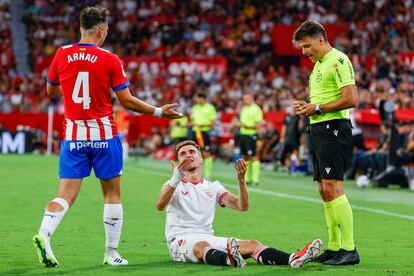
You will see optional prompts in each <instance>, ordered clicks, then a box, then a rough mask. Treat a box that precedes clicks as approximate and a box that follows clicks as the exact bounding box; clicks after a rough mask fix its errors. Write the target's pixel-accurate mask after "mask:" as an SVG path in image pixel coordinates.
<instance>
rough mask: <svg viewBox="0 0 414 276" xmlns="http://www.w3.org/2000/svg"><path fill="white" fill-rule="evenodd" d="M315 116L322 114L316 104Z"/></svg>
mask: <svg viewBox="0 0 414 276" xmlns="http://www.w3.org/2000/svg"><path fill="white" fill-rule="evenodd" d="M315 114H316V115H321V114H322V110H321V108H320V106H319V104H317V105H316V106H315Z"/></svg>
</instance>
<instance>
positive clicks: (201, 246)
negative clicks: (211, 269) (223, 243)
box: [193, 241, 231, 266]
mask: <svg viewBox="0 0 414 276" xmlns="http://www.w3.org/2000/svg"><path fill="white" fill-rule="evenodd" d="M193 252H194V255H195V256H196V257H197V259H199V260H200V261H203V262H205V263H206V264H210V265H222V266H229V265H231V263H230V261H229V258H228V256H227V253H226V252H224V251H220V250H217V249H214V248H211V245H210V244H209V243H208V242H206V241H199V242H197V243H195V244H194V246H193Z"/></svg>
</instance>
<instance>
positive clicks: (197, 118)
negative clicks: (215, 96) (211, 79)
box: [191, 92, 217, 179]
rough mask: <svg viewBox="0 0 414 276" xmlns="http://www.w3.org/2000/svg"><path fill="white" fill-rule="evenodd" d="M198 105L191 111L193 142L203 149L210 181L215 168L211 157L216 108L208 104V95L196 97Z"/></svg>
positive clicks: (205, 168) (205, 166)
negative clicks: (211, 136)
mask: <svg viewBox="0 0 414 276" xmlns="http://www.w3.org/2000/svg"><path fill="white" fill-rule="evenodd" d="M195 102H196V104H195V105H194V106H193V108H192V110H191V125H192V127H193V140H194V141H195V142H196V143H197V145H198V146H199V147H200V149H201V154H202V155H203V165H204V166H203V167H204V177H205V178H207V179H209V178H210V176H211V171H212V168H213V158H212V157H211V145H210V131H211V130H212V129H213V127H214V125H215V123H216V120H217V111H216V108H215V107H214V106H213V105H212V104H210V103H209V102H207V95H206V94H205V93H203V92H200V93H198V94H197V95H196V97H195Z"/></svg>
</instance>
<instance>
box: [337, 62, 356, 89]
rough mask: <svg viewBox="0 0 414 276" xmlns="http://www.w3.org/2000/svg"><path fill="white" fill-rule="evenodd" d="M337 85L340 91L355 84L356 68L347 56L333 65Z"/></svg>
mask: <svg viewBox="0 0 414 276" xmlns="http://www.w3.org/2000/svg"><path fill="white" fill-rule="evenodd" d="M333 67H334V71H335V72H334V77H335V82H336V85H337V86H338V88H339V89H341V88H342V87H345V86H347V85H352V84H355V77H354V76H355V74H354V68H353V67H352V64H351V61H350V60H349V59H348V57H347V56H344V57H340V58H339V59H338V60H336V62H335V63H334V65H333Z"/></svg>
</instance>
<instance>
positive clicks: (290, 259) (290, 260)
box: [289, 253, 296, 264]
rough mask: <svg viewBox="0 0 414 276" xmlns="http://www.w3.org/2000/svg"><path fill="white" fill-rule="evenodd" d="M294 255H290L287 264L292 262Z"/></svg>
mask: <svg viewBox="0 0 414 276" xmlns="http://www.w3.org/2000/svg"><path fill="white" fill-rule="evenodd" d="M295 255H296V253H292V254H290V256H289V264H290V263H291V262H292V258H293V257H294V256H295Z"/></svg>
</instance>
